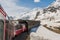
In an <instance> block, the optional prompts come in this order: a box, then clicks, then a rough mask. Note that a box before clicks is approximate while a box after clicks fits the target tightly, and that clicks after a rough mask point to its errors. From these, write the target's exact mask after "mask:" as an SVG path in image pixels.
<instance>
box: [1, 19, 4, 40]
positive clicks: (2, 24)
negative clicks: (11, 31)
mask: <svg viewBox="0 0 60 40" xmlns="http://www.w3.org/2000/svg"><path fill="white" fill-rule="evenodd" d="M3 33H4V22H3V20H0V40H3Z"/></svg>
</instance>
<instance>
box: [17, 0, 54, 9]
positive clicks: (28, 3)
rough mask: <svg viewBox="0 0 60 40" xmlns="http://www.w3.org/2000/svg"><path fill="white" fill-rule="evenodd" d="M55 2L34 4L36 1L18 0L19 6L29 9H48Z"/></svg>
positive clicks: (43, 1)
mask: <svg viewBox="0 0 60 40" xmlns="http://www.w3.org/2000/svg"><path fill="white" fill-rule="evenodd" d="M53 1H55V0H40V2H34V0H18V2H17V5H19V6H24V7H28V8H36V7H41V8H44V7H47V6H48V5H50V4H51V3H52V2H53Z"/></svg>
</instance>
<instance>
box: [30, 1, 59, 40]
mask: <svg viewBox="0 0 60 40" xmlns="http://www.w3.org/2000/svg"><path fill="white" fill-rule="evenodd" d="M37 12H38V11H37ZM38 14H39V15H38ZM36 15H37V17H36ZM36 15H35V17H36V18H35V19H34V20H40V21H41V25H40V26H39V28H38V29H37V31H36V32H32V33H31V34H30V39H31V40H41V39H42V40H60V0H56V1H54V2H53V3H52V4H51V5H49V6H48V7H46V8H44V9H42V10H40V11H39V13H36ZM31 20H32V19H31Z"/></svg>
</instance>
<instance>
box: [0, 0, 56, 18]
mask: <svg viewBox="0 0 60 40" xmlns="http://www.w3.org/2000/svg"><path fill="white" fill-rule="evenodd" d="M53 1H55V0H38V1H34V0H0V4H1V5H2V7H3V8H4V10H5V12H6V13H7V14H8V16H17V17H20V16H22V15H23V14H24V13H26V12H28V11H30V10H32V9H34V8H37V7H40V8H43V7H47V6H48V5H50V4H51V3H52V2H53Z"/></svg>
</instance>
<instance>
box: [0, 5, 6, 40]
mask: <svg viewBox="0 0 60 40" xmlns="http://www.w3.org/2000/svg"><path fill="white" fill-rule="evenodd" d="M5 20H6V13H5V12H4V10H3V8H2V7H1V5H0V40H5V27H6V24H5Z"/></svg>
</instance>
